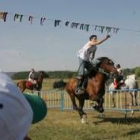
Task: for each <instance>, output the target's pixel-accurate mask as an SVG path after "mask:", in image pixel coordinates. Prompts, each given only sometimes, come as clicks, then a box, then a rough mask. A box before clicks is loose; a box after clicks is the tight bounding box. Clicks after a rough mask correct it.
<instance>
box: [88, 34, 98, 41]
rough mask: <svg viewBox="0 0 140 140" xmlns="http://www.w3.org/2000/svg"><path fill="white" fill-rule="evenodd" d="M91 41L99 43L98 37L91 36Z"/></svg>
mask: <svg viewBox="0 0 140 140" xmlns="http://www.w3.org/2000/svg"><path fill="white" fill-rule="evenodd" d="M89 41H94V42H96V41H97V35H91V36H90V37H89Z"/></svg>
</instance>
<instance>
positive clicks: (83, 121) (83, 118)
mask: <svg viewBox="0 0 140 140" xmlns="http://www.w3.org/2000/svg"><path fill="white" fill-rule="evenodd" d="M81 123H83V124H85V123H86V124H87V123H88V122H87V116H86V115H83V116H82V118H81Z"/></svg>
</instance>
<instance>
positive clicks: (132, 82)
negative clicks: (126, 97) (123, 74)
mask: <svg viewBox="0 0 140 140" xmlns="http://www.w3.org/2000/svg"><path fill="white" fill-rule="evenodd" d="M119 89H120V90H130V91H129V94H130V95H131V99H132V100H131V104H132V105H134V106H135V105H137V100H136V98H137V90H136V89H138V83H137V81H136V78H135V75H134V74H133V75H128V76H127V78H126V80H125V81H124V83H123V84H120V86H119ZM116 92H117V90H115V88H114V84H113V82H112V83H111V84H110V85H109V93H110V94H111V96H112V103H113V105H112V107H115V106H116V105H115V98H114V94H115V93H116Z"/></svg>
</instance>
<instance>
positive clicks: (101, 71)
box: [98, 68, 110, 77]
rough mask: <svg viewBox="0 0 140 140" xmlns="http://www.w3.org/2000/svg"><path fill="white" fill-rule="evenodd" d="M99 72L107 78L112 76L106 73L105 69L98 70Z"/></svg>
mask: <svg viewBox="0 0 140 140" xmlns="http://www.w3.org/2000/svg"><path fill="white" fill-rule="evenodd" d="M98 72H100V73H102V74H105V75H106V76H108V77H109V76H110V74H109V73H107V72H105V71H104V69H101V68H98Z"/></svg>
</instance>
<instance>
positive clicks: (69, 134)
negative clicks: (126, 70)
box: [15, 79, 140, 140]
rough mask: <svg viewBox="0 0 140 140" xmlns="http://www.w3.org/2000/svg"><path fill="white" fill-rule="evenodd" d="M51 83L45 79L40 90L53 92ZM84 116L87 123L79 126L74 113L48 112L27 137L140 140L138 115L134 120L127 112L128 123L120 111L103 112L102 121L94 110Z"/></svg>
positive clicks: (60, 139) (69, 139) (45, 139)
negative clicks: (86, 116)
mask: <svg viewBox="0 0 140 140" xmlns="http://www.w3.org/2000/svg"><path fill="white" fill-rule="evenodd" d="M54 81H55V79H52V80H51V79H49V80H48V79H45V80H44V82H43V88H42V90H48V89H52V85H53V82H54ZM15 82H17V81H15ZM26 91H27V92H28V90H26ZM29 92H30V91H29ZM86 113H87V115H88V118H87V119H88V122H89V123H88V124H82V123H81V122H80V119H79V115H78V113H77V112H76V111H64V112H61V111H60V109H48V113H47V116H46V117H45V118H44V119H43V120H42V121H40V122H38V123H37V124H33V125H31V127H30V130H29V134H28V135H29V136H30V137H31V138H32V140H140V112H136V113H135V114H134V116H133V117H132V116H130V113H128V118H127V120H125V119H124V113H123V112H111V111H105V117H104V118H98V113H97V112H95V111H93V112H92V111H86Z"/></svg>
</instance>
